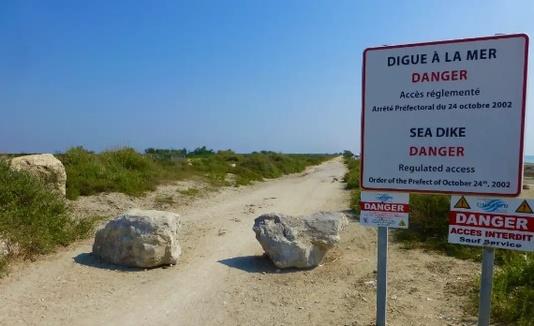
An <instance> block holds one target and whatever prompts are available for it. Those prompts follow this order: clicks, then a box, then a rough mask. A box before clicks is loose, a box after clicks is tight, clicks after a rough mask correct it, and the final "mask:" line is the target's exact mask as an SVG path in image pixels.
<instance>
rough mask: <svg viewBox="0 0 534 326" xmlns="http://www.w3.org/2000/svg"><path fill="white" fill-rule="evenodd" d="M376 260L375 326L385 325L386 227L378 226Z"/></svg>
mask: <svg viewBox="0 0 534 326" xmlns="http://www.w3.org/2000/svg"><path fill="white" fill-rule="evenodd" d="M377 246H378V262H377V273H376V326H386V307H387V292H388V291H387V286H388V285H387V270H388V228H387V227H382V226H381V227H379V228H378V245H377Z"/></svg>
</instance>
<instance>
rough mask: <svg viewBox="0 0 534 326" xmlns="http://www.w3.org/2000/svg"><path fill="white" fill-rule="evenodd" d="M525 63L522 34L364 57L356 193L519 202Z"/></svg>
mask: <svg viewBox="0 0 534 326" xmlns="http://www.w3.org/2000/svg"><path fill="white" fill-rule="evenodd" d="M527 58H528V37H527V35H524V34H519V35H503V36H494V37H484V38H476V39H461V40H454V41H440V42H431V43H420V44H409V45H399V46H386V47H379V48H370V49H367V50H365V52H364V55H363V85H362V88H363V89H362V102H363V103H362V138H361V139H362V144H361V154H362V155H361V157H362V162H361V170H362V179H361V183H362V184H361V185H362V188H364V189H369V190H381V191H388V190H392V191H421V192H425V191H426V192H441V193H471V194H495V195H505V196H506V195H509V196H516V195H518V194H519V193H520V191H521V183H522V172H523V171H522V169H523V134H524V121H525V96H526V77H527Z"/></svg>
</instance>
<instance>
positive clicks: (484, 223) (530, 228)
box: [449, 196, 534, 326]
mask: <svg viewBox="0 0 534 326" xmlns="http://www.w3.org/2000/svg"><path fill="white" fill-rule="evenodd" d="M533 207H534V200H532V199H522V198H515V199H499V198H476V197H464V196H452V197H451V210H450V212H449V243H456V244H463V245H469V246H482V247H484V253H483V256H482V275H481V277H480V303H479V313H478V314H479V321H478V322H479V325H484V326H485V325H489V321H490V312H491V309H490V308H491V287H492V282H493V261H494V259H495V248H500V249H510V250H520V251H534V211H533V210H532V208H533Z"/></svg>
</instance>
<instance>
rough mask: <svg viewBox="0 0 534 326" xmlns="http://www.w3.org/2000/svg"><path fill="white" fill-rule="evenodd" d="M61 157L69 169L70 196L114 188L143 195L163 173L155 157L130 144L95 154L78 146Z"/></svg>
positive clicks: (75, 196) (74, 197)
mask: <svg viewBox="0 0 534 326" xmlns="http://www.w3.org/2000/svg"><path fill="white" fill-rule="evenodd" d="M59 158H60V159H61V161H62V162H63V164H64V165H65V169H66V171H67V198H69V199H76V198H77V197H78V196H80V195H82V196H86V195H92V194H96V193H100V192H111V191H116V192H123V193H126V194H130V195H140V194H142V193H143V192H145V191H147V190H152V189H154V187H155V186H156V184H157V177H158V175H159V174H161V169H158V166H157V165H156V164H154V161H153V160H151V159H150V158H148V157H146V156H143V155H141V154H139V153H137V152H136V151H135V150H133V149H131V148H123V149H119V150H116V151H106V152H103V153H101V154H95V153H92V152H89V151H87V150H85V149H83V148H82V147H75V148H71V149H69V150H68V151H67V152H66V153H65V154H63V155H60V156H59Z"/></svg>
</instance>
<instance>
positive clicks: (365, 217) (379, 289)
mask: <svg viewBox="0 0 534 326" xmlns="http://www.w3.org/2000/svg"><path fill="white" fill-rule="evenodd" d="M409 199H410V198H409V194H408V193H383V192H382V193H381V192H370V191H362V192H361V194H360V224H362V225H363V226H371V227H378V235H377V237H378V239H377V240H378V241H377V268H376V270H377V273H376V325H377V326H385V325H386V307H387V264H388V228H390V227H391V228H403V229H406V228H408V214H409V211H410V205H409Z"/></svg>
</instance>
